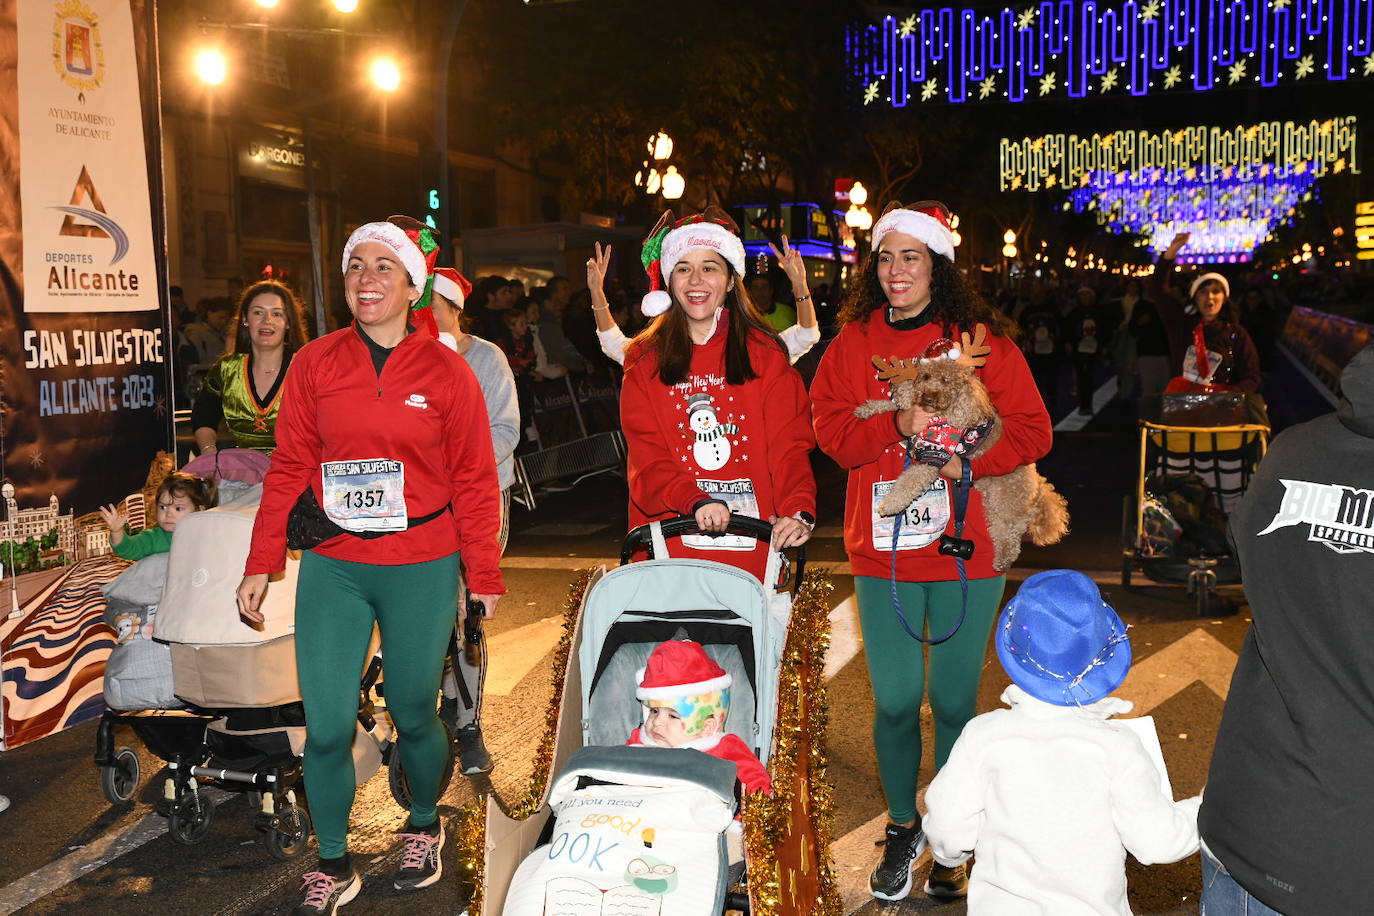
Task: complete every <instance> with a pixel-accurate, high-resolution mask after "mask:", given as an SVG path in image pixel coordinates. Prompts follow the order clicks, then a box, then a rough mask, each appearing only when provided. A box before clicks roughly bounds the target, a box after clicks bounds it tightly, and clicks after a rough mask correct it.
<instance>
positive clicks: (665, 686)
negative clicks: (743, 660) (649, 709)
mask: <svg viewBox="0 0 1374 916" xmlns="http://www.w3.org/2000/svg"><path fill="white" fill-rule="evenodd" d="M635 680H636V681H638V682H639V689H637V690H636V691H635V697H636V698H638V699H639V700H641V701H647V700H674V699H677V698H678V697H694V696H700V695H701V694H703V693H711V692H712V691H714V690H724V689H725V688H727V687H729V686H730V681H731V678H730V674H729V672H727V671H726V670H725V669H724V668H722V667H721V666H720V665H718V664H716V662H715V660H713V659H712V658H711V656H709V655H707V654H706V650H705V649H703V648H702V647H701V643H697V642H693V641H692V640H690V639H670V640H668V641H667V642H664V643H660V644H659V645H658V646H657V647H656V648H655V649H654V651H653V653H652V654H650V655H649V661H648V664H647V665H646V666H645V667H643V668H641V669H639V671H638V672H636V674H635Z"/></svg>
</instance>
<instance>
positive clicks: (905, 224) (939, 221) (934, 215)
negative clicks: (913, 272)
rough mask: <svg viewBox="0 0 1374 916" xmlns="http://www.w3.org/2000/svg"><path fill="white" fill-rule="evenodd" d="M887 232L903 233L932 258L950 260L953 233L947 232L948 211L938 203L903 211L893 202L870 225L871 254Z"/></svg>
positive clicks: (904, 208) (927, 201) (952, 251)
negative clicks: (929, 253) (928, 252)
mask: <svg viewBox="0 0 1374 916" xmlns="http://www.w3.org/2000/svg"><path fill="white" fill-rule="evenodd" d="M889 232H904V233H906V234H907V235H909V236H911V237H912V238H916V239H920V240H921V241H922V242H925V243H926V247H927V248H929V249H930V250H931V251H933V252H935V253H936V254H942V255H944V256H945V257H947V258H949V259H950V260H951V261H953V260H954V231H953V230H952V229H950V228H949V208H948V207H946V206H945V205H944V204H942V203H940V202H939V201H938V200H923V201H920V202H919V203H914V204H911V205H910V206H907V207H904V206H902V205H901V204H899V203H897V202H896V201H893V202H892V203H890V204H888V205H887V206H886V207H885V208H884V209H883V215H882V216H880V217H878V222H876V223H875V224H874V225H873V250H874V251H877V250H878V243H879V242H881V241H882V240H883V236H885V235H887V234H888V233H889Z"/></svg>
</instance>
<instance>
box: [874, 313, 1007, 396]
mask: <svg viewBox="0 0 1374 916" xmlns="http://www.w3.org/2000/svg"><path fill="white" fill-rule="evenodd" d="M987 336H988V327H987V325H985V324H983V323H981V322H979V323H978V324H976V325H974V327H973V337H972V339H970V338H969V335H968V332H967V331H965V332H963V333H961V334H960V335H959V337H960V340H961V341H962V343H963V345H962V346H959V345H958V344H955V343H954V341H952V340H950V339H949V338H948V337H941V338H940V339H939V340H937V341H935V342H933V343H932V344H931V345H930V346H928V347H926V351H925V353H924V354H923V355H921V356H919V357H917V358H915V359H891V360H889V359H884V358H883V357H881V356H875V357H873V365H874V366H876V367H877V369H878V378H879V379H880V380H882V381H884V382H887V383H889V384H892V385H895V384H897V383H899V382H907V381H911V380H913V379H915V378H916V376H917V374H918V373H919V372H920V371H921V368H920V366H921V363H929V362H934V361H935V360H940V359H948V360H952V361H954V362H955V363H958V364H959V365H961V366H967V367H968V368H970V369H981V368H982V367H983V366H986V365H987V362H988V354H990V353H991V352H992V347H989V346H986V345H985V344H984V343H983V341H985V340H987Z"/></svg>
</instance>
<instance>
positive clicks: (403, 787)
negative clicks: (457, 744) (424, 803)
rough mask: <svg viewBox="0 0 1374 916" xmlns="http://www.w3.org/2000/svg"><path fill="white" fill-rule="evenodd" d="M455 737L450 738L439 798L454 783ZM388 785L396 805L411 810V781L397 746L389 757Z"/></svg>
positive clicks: (387, 766) (387, 769)
mask: <svg viewBox="0 0 1374 916" xmlns="http://www.w3.org/2000/svg"><path fill="white" fill-rule="evenodd" d="M452 738H453V736H452V735H450V736H449V742H448V759H447V760H445V761H444V772H443V774H442V775H441V776H440V777H439V797H440V798H442V797H443V795H444V793H445V792H447V791H448V786H449V783H450V782H452V781H453V765H454V758H455V757H456V755H455V754H454V751H453V740H452ZM386 779H387V784H388V785H389V786H390V787H391V797H392V798H394V799H396V804H398V805H400V806H401V807H402V808H405V809H407V810H409V809H410V802H411V792H410V779H409V777H407V776H406V772H405V768H404V767H403V766H402V765H401V749H400V747H398V746H396V745H394V744H393V745H392V746H391V751H390V753H389V754H388V755H387V764H386Z"/></svg>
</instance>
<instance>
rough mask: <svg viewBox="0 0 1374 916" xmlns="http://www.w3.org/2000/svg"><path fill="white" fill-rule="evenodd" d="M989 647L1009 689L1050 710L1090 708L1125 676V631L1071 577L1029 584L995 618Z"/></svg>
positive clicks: (1098, 597)
mask: <svg viewBox="0 0 1374 916" xmlns="http://www.w3.org/2000/svg"><path fill="white" fill-rule="evenodd" d="M993 641H994V643H995V644H996V647H997V660H998V661H1000V662H1001V663H1002V667H1003V668H1004V669H1006V672H1007V675H1008V676H1009V677H1010V678H1011V679H1012V682H1013V683H1015V684H1016V686H1018V687H1020V688H1021V689H1022V690H1024V691H1026V693H1028V694H1030V695H1031V696H1033V697H1035V698H1036V699H1037V700H1044V701H1045V702H1046V703H1053V704H1054V705H1056V706H1082V705H1085V704H1088V703H1096V702H1097V701H1098V700H1100V699H1102V698H1103V697H1106V696H1108V695H1109V694H1111V692H1112V691H1113V690H1115V689H1116V688H1117V687H1119V686H1121V682H1122V681H1124V680H1125V679H1126V673H1127V672H1128V671H1130V670H1131V642H1130V639H1129V637H1128V636H1127V635H1126V625H1125V624H1124V623H1122V622H1121V618H1120V617H1118V616H1117V614H1116V611H1114V610H1113V609H1112V607H1111V605H1109V604H1107V602H1105V601H1103V600H1102V593H1101V592H1100V591H1098V588H1097V586H1096V585H1095V584H1093V580H1091V579H1089V578H1088V577H1087V576H1085V575H1083V574H1082V573H1080V572H1075V571H1073V570H1071V569H1051V570H1047V571H1046V572H1042V573H1036V574H1035V575H1033V576H1031V577H1030V578H1028V579H1027V580H1026V581H1025V583H1023V584H1022V586H1021V588H1020V590H1019V591H1018V592H1017V593H1016V597H1015V598H1013V599H1011V600H1010V601H1008V602H1007V606H1006V607H1005V608H1004V609H1003V610H1002V616H1001V617H1000V618H999V619H998V621H997V633H996V635H995V636H994V639H993Z"/></svg>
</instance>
